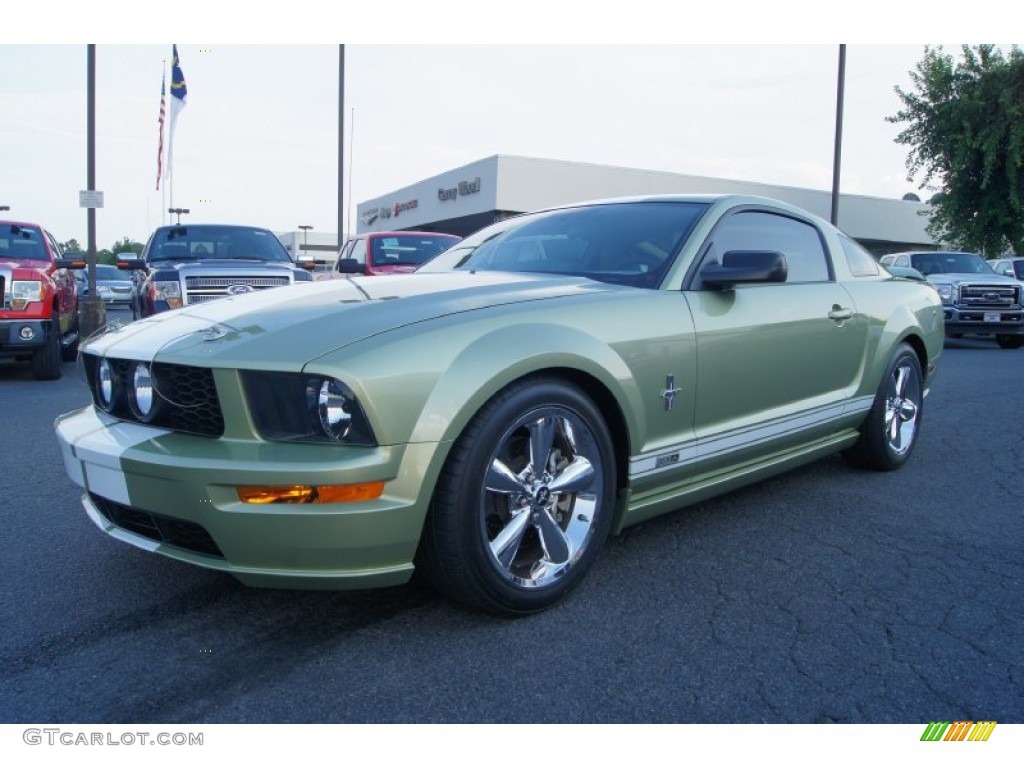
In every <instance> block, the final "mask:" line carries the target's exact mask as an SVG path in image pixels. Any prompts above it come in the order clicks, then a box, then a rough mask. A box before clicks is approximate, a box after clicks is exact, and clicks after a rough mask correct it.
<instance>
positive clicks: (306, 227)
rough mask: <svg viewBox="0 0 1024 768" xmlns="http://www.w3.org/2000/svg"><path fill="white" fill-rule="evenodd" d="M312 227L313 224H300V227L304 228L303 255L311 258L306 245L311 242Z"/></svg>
mask: <svg viewBox="0 0 1024 768" xmlns="http://www.w3.org/2000/svg"><path fill="white" fill-rule="evenodd" d="M312 228H313V225H312V224H299V229H301V230H302V255H303V256H304V257H306V258H309V253H308V251H307V248H306V245H308V242H309V230H311V229H312Z"/></svg>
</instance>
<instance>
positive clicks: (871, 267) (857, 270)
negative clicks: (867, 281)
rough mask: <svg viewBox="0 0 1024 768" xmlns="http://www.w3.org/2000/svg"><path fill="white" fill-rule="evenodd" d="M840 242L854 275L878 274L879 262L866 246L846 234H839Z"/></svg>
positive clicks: (851, 272)
mask: <svg viewBox="0 0 1024 768" xmlns="http://www.w3.org/2000/svg"><path fill="white" fill-rule="evenodd" d="M839 244H840V245H842V246H843V255H844V256H846V263H847V265H848V266H849V267H850V274H852V275H853V276H854V277H868V276H870V275H877V274H878V262H877V261H875V257H874V256H872V255H871V253H870V252H868V250H867V249H866V248H864V246H862V245H860V244H859V243H856V242H854V241H853V240H851V239H850V238H848V237H846V236H845V235H840V236H839Z"/></svg>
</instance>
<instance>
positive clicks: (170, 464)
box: [55, 407, 426, 589]
mask: <svg viewBox="0 0 1024 768" xmlns="http://www.w3.org/2000/svg"><path fill="white" fill-rule="evenodd" d="M55 428H56V433H57V439H58V442H59V443H60V447H61V451H62V454H63V458H64V464H65V468H66V469H67V472H68V475H69V476H70V477H71V479H72V480H73V481H74V482H76V483H77V484H78V485H81V486H82V487H83V488H84V489H85V491H86V493H85V494H84V495H83V505H84V506H85V509H86V512H87V513H88V515H89V517H90V519H92V521H93V522H94V523H95V524H96V525H97V526H98V527H99V528H100V529H101V530H103V531H104V532H106V533H107V534H109V535H110V536H113V537H114V538H117V539H120V540H121V541H124V542H127V543H129V544H132V545H134V546H136V547H140V548H142V549H146V550H149V551H152V552H158V553H160V554H162V555H166V556H168V557H172V558H174V559H176V560H181V561H184V562H189V563H192V564H194V565H200V566H204V567H207V568H213V569H216V570H220V571H225V572H228V573H231V574H232V575H234V576H236V577H237V578H238V579H239V580H240V581H242V582H243V583H246V584H250V585H253V586H265V587H279V588H302V589H354V588H360V589H361V588H366V587H380V586H389V585H394V584H400V583H403V582H405V581H407V580H408V579H409V576H410V575H411V573H412V569H413V566H412V560H413V556H414V555H415V552H416V547H417V544H418V541H419V535H420V531H421V529H422V524H423V518H424V516H425V513H426V502H424V501H422V500H420V499H419V495H418V494H415V493H414V494H412V495H411V497H410V495H409V494H407V493H405V492H404V490H405V489H409V490H412V488H413V486H414V483H410V482H408V479H405V480H403V479H402V478H401V477H396V475H398V474H399V472H400V470H399V466H400V465H401V464H403V459H409V460H411V461H412V462H413V463H414V464H415V463H417V462H418V461H419V460H421V459H422V458H423V457H422V456H409V455H407V454H409V453H412V454H415V453H416V452H417V451H420V450H422V447H421V446H402V447H399V448H376V449H349V450H345V449H338V448H334V447H326V448H325V447H324V446H310V445H289V444H283V443H275V444H270V443H260V444H255V445H249V446H239V445H234V446H233V445H231V444H230V443H231V442H232V441H224V440H216V439H211V438H204V437H195V436H190V435H181V434H175V433H170V432H167V431H165V430H160V429H153V428H151V427H147V426H143V425H139V424H130V423H126V422H121V421H118V420H116V419H113V418H111V417H109V416H107V415H106V414H103V413H101V412H98V411H96V410H95V409H94V408H92V407H88V408H85V409H82V410H80V411H77V412H73V413H70V414H65V415H64V416H61V417H59V418H58V419H57V421H56V423H55ZM317 449H320V453H321V455H320V456H319V457H318V458H319V459H320V460H319V461H312V460H311V457H315V456H316V453H317ZM325 451H326V453H328V454H330V456H331V457H332V459H337V460H336V461H334V460H327V461H325V460H323V459H324V455H325V453H324V452H325ZM372 479H376V480H385V481H386V482H385V489H384V493H383V495H382V496H381V497H380V498H378V499H374V500H372V501H364V502H356V503H332V504H250V503H245V502H242V501H240V499H239V497H238V492H237V488H238V487H239V486H245V485H268V484H273V485H278V484H287V485H307V484H308V485H320V486H323V485H336V484H347V483H356V482H368V481H370V480H372ZM389 480H390V481H389Z"/></svg>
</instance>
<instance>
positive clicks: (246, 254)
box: [144, 224, 292, 263]
mask: <svg viewBox="0 0 1024 768" xmlns="http://www.w3.org/2000/svg"><path fill="white" fill-rule="evenodd" d="M144 258H145V259H146V261H150V262H152V261H188V260H198V259H245V260H257V261H284V262H288V263H291V261H292V259H291V256H289V254H288V251H287V250H285V247H284V246H283V245H282V244H281V241H280V240H278V239H277V237H275V236H274V233H273V232H270V231H269V230H266V229H255V228H253V227H229V226H216V225H209V224H200V225H190V226H184V225H183V226H178V227H162V228H160V229H158V230H157V231H156V232H155V233H154V234H153V237H152V239H151V240H150V242H149V245H148V246H147V247H146V253H145V255H144Z"/></svg>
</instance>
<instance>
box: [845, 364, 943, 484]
mask: <svg viewBox="0 0 1024 768" xmlns="http://www.w3.org/2000/svg"><path fill="white" fill-rule="evenodd" d="M922 382H923V379H922V376H921V361H920V358H918V356H917V353H916V352H915V351H914V349H913V347H911V346H910V345H909V344H901V345H900V346H899V347H897V349H896V352H895V354H894V355H893V357H892V359H891V360H890V362H889V365H888V367H887V368H886V371H885V375H884V376H883V377H882V381H881V383H880V384H879V386H878V392H877V394H876V395H875V400H874V403H873V404H872V406H871V410H869V411H868V414H867V417H866V418H865V419H864V422H863V424H862V425H861V428H860V437H859V438H858V440H857V442H856V443H854V445H853V446H852V447H851V448H849V449H848V450H847V451H846V452H845V453H844V455H845V456H846V458H847V460H849V461H850V463H851V464H855V465H856V466H859V467H866V468H868V469H881V470H890V469H897V468H898V467H901V466H903V464H904V463H905V462H906V460H907V459H908V458H910V453H911V451H913V449H914V445H915V444H916V443H917V433H918V431H919V430H920V427H921V414H922V412H923V409H924V388H923V383H922Z"/></svg>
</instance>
